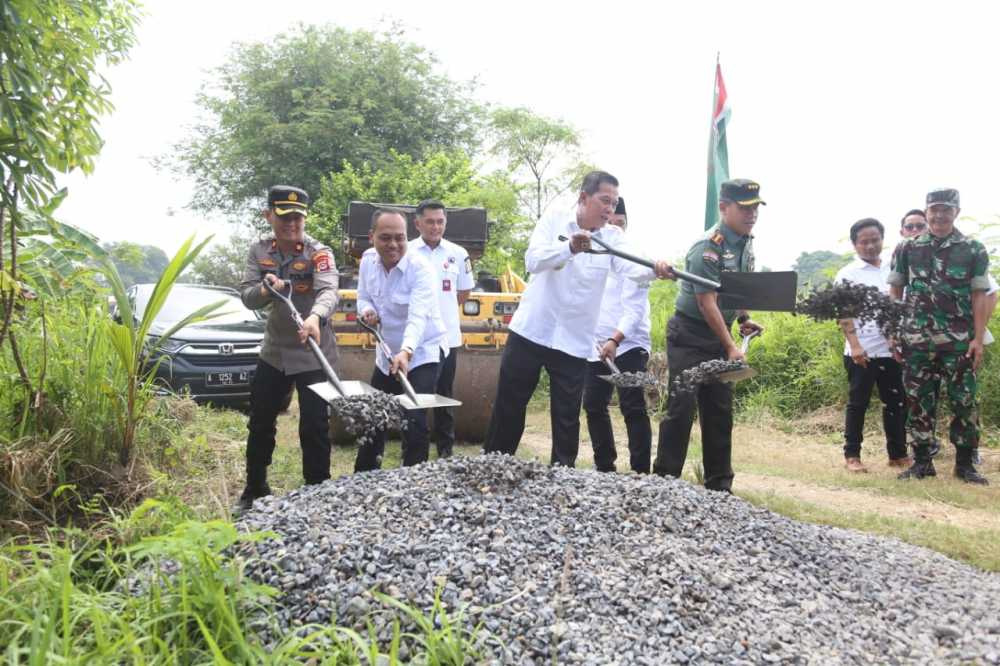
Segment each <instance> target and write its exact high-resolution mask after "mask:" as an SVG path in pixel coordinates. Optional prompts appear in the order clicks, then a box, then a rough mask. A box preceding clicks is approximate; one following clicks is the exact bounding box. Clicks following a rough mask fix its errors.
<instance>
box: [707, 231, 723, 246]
mask: <svg viewBox="0 0 1000 666" xmlns="http://www.w3.org/2000/svg"><path fill="white" fill-rule="evenodd" d="M709 240H711V241H712V242H713V243H715V244H716V245H722V241H723V237H722V232H721V231H716V232H715V233H714V234H712V237H711V238H710V239H709Z"/></svg>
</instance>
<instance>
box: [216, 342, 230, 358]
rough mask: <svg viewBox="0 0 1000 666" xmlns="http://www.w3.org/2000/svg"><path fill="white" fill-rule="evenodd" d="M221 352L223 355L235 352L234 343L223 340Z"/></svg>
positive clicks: (220, 347)
mask: <svg viewBox="0 0 1000 666" xmlns="http://www.w3.org/2000/svg"><path fill="white" fill-rule="evenodd" d="M219 353H220V354H222V355H223V356H231V355H232V353H233V343H231V342H223V343H222V344H220V345H219Z"/></svg>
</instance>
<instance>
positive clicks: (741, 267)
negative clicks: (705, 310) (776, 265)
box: [677, 223, 754, 326]
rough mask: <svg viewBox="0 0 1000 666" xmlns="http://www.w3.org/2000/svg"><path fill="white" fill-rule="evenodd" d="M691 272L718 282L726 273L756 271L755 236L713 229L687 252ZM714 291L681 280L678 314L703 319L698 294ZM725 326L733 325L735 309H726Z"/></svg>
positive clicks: (687, 269) (717, 226)
mask: <svg viewBox="0 0 1000 666" xmlns="http://www.w3.org/2000/svg"><path fill="white" fill-rule="evenodd" d="M684 269H685V270H686V271H687V272H688V273H693V274H695V275H700V276H701V277H705V278H708V279H709V280H712V281H714V282H719V281H720V277H721V275H722V272H723V271H732V272H741V273H752V272H753V269H754V255H753V236H741V235H740V234H738V233H736V232H735V231H733V230H732V229H730V228H729V227H727V226H726V225H725V224H722V223H720V224H718V225H716V226H715V227H713V228H712V229H710V230H709V231H708V232H707V233H706V234H705V235H704V236H703V237H702V238H701V239H700V240H698V241H696V242H695V244H694V245H692V246H691V249H690V250H688V253H687V257H686V259H685V261H684ZM707 291H711V289H709V288H708V287H702V286H701V285H696V284H692V283H690V282H686V281H683V280H681V281H680V288H679V290H678V292H677V311H678V312H682V313H684V314H685V315H687V316H688V317H692V318H694V319H698V320H702V321H703V320H704V317H703V316H702V314H701V310H699V309H698V301H697V299H696V298H695V294H700V293H704V292H707ZM722 317H723V319H725V320H726V325H727V326H728V325H732V323H733V319H735V318H736V311H735V310H723V311H722Z"/></svg>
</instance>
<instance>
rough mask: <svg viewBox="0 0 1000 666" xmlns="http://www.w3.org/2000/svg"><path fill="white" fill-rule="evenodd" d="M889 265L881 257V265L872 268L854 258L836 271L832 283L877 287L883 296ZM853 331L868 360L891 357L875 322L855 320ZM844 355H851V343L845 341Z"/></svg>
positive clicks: (887, 285) (884, 258)
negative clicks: (852, 283) (851, 283)
mask: <svg viewBox="0 0 1000 666" xmlns="http://www.w3.org/2000/svg"><path fill="white" fill-rule="evenodd" d="M890 263H891V261H890V258H889V257H882V261H881V264H880V265H879V266H873V265H871V264H869V263H868V262H867V261H864V260H863V259H861V258H860V257H855V258H854V259H853V260H852V261H851V263H849V264H847V265H846V266H844V267H843V268H841V269H840V270H839V271H837V276H836V277H835V278H834V279H833V281H834V283H838V282H854V283H858V284H864V285H868V286H871V287H878V290H879V291H881V292H882V293H883V294H888V293H889V283H888V282H887V281H886V279H887V278H888V277H889V264H890ZM854 329H855V332H856V334H857V336H858V342H860V343H861V348H862V349H864V350H865V353H866V354H867V355H868V358H889V357H891V356H892V351H891V350H890V349H889V341H888V340H886V339H885V336H884V335H882V334H881V333H880V332H879V330H878V326H877V325H876V324H875V322H873V321H862V320H860V319H855V320H854ZM844 355H845V356H850V355H851V343H849V342H847V341H845V342H844Z"/></svg>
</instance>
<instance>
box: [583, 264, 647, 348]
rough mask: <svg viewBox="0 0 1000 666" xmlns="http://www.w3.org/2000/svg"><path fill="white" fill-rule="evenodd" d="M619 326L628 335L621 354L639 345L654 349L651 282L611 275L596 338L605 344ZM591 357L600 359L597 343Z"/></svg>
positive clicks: (598, 321)
mask: <svg viewBox="0 0 1000 666" xmlns="http://www.w3.org/2000/svg"><path fill="white" fill-rule="evenodd" d="M616 330H618V331H621V332H622V334H624V335H625V339H624V340H622V341H621V344H619V345H618V352H617V354H618V355H619V356H620V355H621V354H624V353H625V352H627V351H631V350H633V349H635V348H636V347H640V348H642V349H645V350H646V351H647V352H648V351H650V350H651V349H652V341H651V340H650V338H649V283H647V282H636V281H635V280H630V279H628V278H624V277H622V276H620V275H617V274H615V273H612V274H611V275H609V276H608V283H607V284H606V285H605V287H604V297H603V298H602V299H601V314H600V316H599V317H598V319H597V331H596V332H595V335H594V338H595V341H596V342H597V343H598V344H601V345H603V344H604V343H605V342H606V341H607V340H608V338H610V337H611V336H613V335H614V334H615V331H616ZM589 360H591V361H599V360H600V358H599V357H598V355H597V349H596V347H595V348H594V349H591V354H590V357H589Z"/></svg>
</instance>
